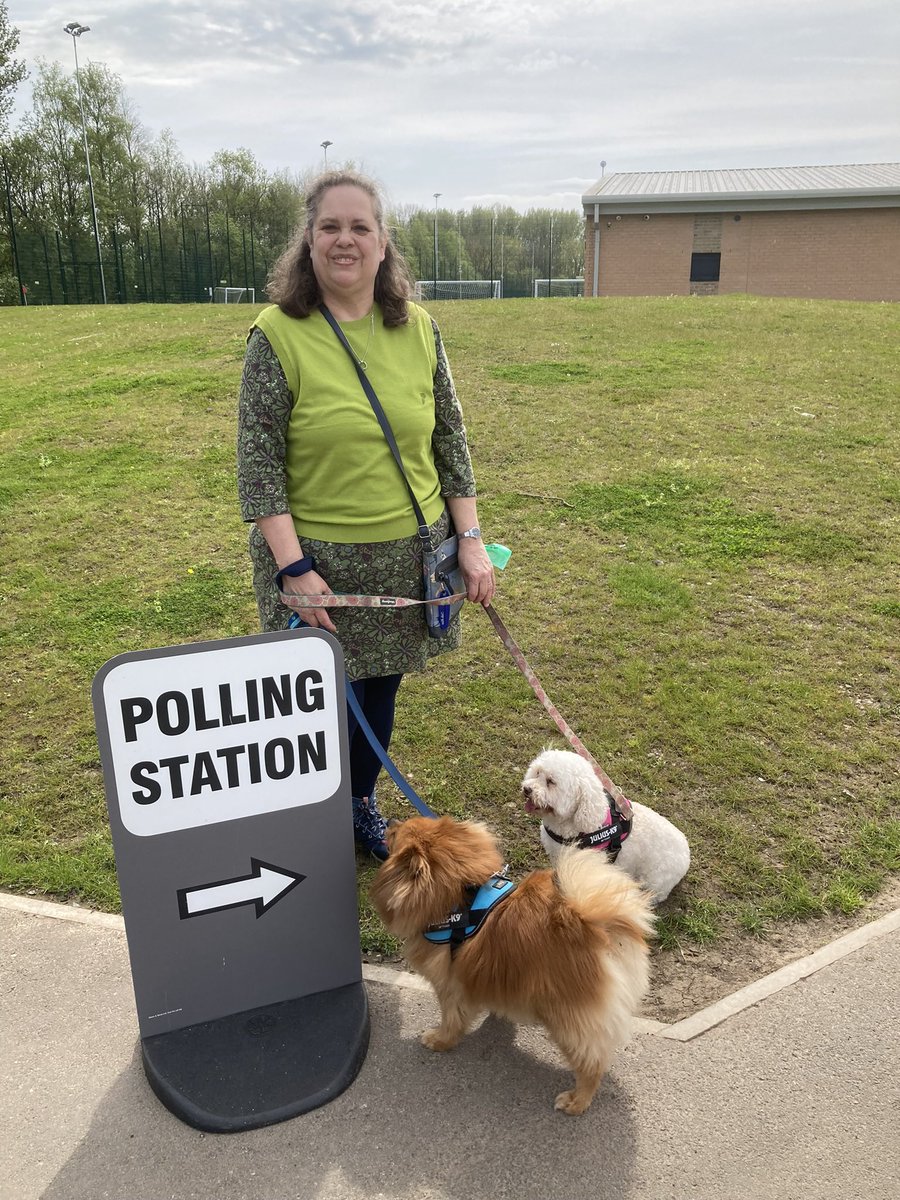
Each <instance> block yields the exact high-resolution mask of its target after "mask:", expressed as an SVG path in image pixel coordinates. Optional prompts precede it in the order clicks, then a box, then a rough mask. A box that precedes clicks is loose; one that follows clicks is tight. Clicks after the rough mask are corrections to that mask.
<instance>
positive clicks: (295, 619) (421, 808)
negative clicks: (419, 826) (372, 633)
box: [288, 613, 437, 819]
mask: <svg viewBox="0 0 900 1200" xmlns="http://www.w3.org/2000/svg"><path fill="white" fill-rule="evenodd" d="M301 626H304V627H305V628H308V626H305V624H304V622H303V621H301V620H300V617H299V616H298V614H297V613H294V614H293V616H292V617H291V619H290V621H288V629H299V628H300V627H301ZM346 682H347V686H346V689H345V690H346V693H347V703H348V705H349V706H350V711H351V712H352V713H353V715H354V717H356V720H357V722H358V724H359V727H360V729H361V730H362V731H363V733H364V734H365V736H366V741H367V742H368V743H369V745H370V746H371V747H372V749H373V750H374V751H375V754H376V755H377V757H378V759H379V761H380V763H381V765H382V766H383V767H384V769H385V771H387V773H388V775H390V777H391V779H393V781H394V783H395V784H396V785H397V787H398V788H399V789H400V791H401V792H402V793H403V795H404V796H405V797H406V798H407V800H408V801H409V802H410V804H411V805H412V806H413V808H414V809H416V811H417V812H418V813H419V814H420V815H421V816H423V817H433V818H435V819H436V818H437V813H436V812H432V811H431V809H430V808H429V807H428V805H427V804H426V803H425V801H424V800H422V799H420V797H419V796H417V795H416V792H415V790H414V789H413V786H412V784H410V783H409V782H408V781H407V780H406V779H405V778H404V776H403V775H402V774H401V773H400V771H399V769H398V768H397V766H396V765H395V764H394V762H393V761H392V759H391V758H390V756H389V755H388V752H387V751H386V750H385V748H384V746H382V744H381V742H379V740H378V738H377V737H376V736H375V731H374V730H373V729H372V726H371V725H370V724H369V722H368V720H367V719H366V716H365V713H364V712H363V710H362V707H361V706H360V703H359V701H358V700H357V698H356V693H355V692H354V690H353V688H352V686H351V684H350V680H349V679H348V680H347V681H346Z"/></svg>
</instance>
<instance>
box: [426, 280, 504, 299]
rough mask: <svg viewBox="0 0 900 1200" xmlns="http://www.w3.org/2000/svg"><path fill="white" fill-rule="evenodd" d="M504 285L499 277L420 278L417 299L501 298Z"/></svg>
mask: <svg viewBox="0 0 900 1200" xmlns="http://www.w3.org/2000/svg"><path fill="white" fill-rule="evenodd" d="M502 295H503V287H502V285H501V282H500V280H499V279H438V280H437V283H435V281H434V280H433V279H420V280H419V282H418V283H417V284H416V299H417V300H499V299H500V298H501V296H502Z"/></svg>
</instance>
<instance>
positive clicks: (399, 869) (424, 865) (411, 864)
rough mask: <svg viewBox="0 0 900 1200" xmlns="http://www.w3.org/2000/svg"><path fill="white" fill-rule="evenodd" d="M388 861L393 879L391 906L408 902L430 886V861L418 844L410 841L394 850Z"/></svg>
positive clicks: (398, 905)
mask: <svg viewBox="0 0 900 1200" xmlns="http://www.w3.org/2000/svg"><path fill="white" fill-rule="evenodd" d="M389 862H390V865H391V867H392V870H391V875H392V876H393V881H394V889H393V896H392V899H391V907H392V908H400V907H401V906H403V905H404V904H408V903H409V902H410V901H413V900H415V899H416V898H417V897H419V896H421V895H422V894H423V893H424V892H426V891H427V890H428V889H429V888H430V887H431V884H432V879H433V875H432V870H431V863H430V862H429V861H428V858H427V856H426V855H425V854H424V853H423V851H422V847H421V846H419V845H418V844H416V843H411V844H409V845H406V846H403V847H401V848H400V849H398V850H395V851H394V853H393V854H392V855H391V858H390V859H389Z"/></svg>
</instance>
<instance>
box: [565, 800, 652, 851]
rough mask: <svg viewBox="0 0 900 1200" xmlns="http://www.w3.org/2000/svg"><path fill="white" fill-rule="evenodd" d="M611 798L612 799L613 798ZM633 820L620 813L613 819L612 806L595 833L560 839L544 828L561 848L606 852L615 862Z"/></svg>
mask: <svg viewBox="0 0 900 1200" xmlns="http://www.w3.org/2000/svg"><path fill="white" fill-rule="evenodd" d="M609 798H610V799H611V797H609ZM631 820H632V818H631V816H628V817H623V816H622V815H621V814H620V813H616V815H615V818H613V809H612V805H610V807H609V809H608V810H607V813H606V819H605V820H604V822H603V824H602V825H601V826H600V828H599V829H595V830H594V832H593V833H579V834H576V836H575V837H570V838H564V837H560V836H559V834H558V833H554V832H553V830H552V829H548V828H547V826H546V825H544V827H543V828H544V832H545V833H546V834H547V837H550V838H552V839H553V840H554V842H559V844H560V845H561V846H578V847H580V849H582V850H605V851H606V852H607V854H608V855H609V861H610V862H615V861H616V859H617V858H618V857H619V851H620V850H621V849H622V843H623V842H624V841H625V839H626V838H627V837H628V835H629V834H630V833H631Z"/></svg>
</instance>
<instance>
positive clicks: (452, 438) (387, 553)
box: [238, 322, 475, 679]
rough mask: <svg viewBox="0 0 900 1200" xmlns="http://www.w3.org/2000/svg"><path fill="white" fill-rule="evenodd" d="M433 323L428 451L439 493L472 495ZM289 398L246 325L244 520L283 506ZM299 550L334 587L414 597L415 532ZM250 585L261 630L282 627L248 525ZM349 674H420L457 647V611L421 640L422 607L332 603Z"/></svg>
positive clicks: (267, 563) (436, 539)
mask: <svg viewBox="0 0 900 1200" xmlns="http://www.w3.org/2000/svg"><path fill="white" fill-rule="evenodd" d="M432 325H433V328H434V339H435V347H436V350H437V370H436V372H435V376H434V404H435V418H436V423H435V432H434V436H433V438H432V451H433V453H434V459H435V466H436V468H437V472H438V478H439V479H440V482H441V492H442V494H443V495H444V496H474V495H475V479H474V475H473V472H472V463H471V459H470V457H469V450H468V444H467V442H466V431H465V426H464V425H463V417H462V410H461V408H460V405H459V401H458V399H457V396H456V389H455V388H454V386H453V377H452V375H451V373H450V367H449V364H448V362H447V356H446V353H445V351H444V347H443V343H442V341H441V335H440V332H439V330H438V327H437V325H435V324H434V322H432ZM293 403H294V400H293V396H292V395H291V390H290V388H289V386H288V383H287V380H286V378H285V375H284V372H283V371H282V369H281V364H280V363H279V361H278V358H277V356H276V354H275V351H274V350H273V349H272V346H271V344H270V342H269V340H268V339H267V338H266V336H265V334H264V333H263V332H262V331H261V330H260V329H254V330H253V331H252V332H251V334H250V338H249V340H248V343H247V353H246V357H245V360H244V371H243V376H242V379H241V390H240V402H239V409H238V492H239V497H240V504H241V515H242V517H243V519H244V520H245V521H248V522H250V521H255V520H256V519H257V518H258V517H265V516H273V515H275V514H278V513H286V512H289V511H290V508H289V505H288V501H287V486H286V476H285V454H286V439H287V429H288V422H289V420H290V416H291V409H292V406H293ZM449 528H450V518H449V514H448V512H447V511H446V509H445V511H444V513H443V514H442V516H441V517H440V518H439V519H438V520H437V521H435V522H434V524H433V525H431V526H430V531H431V536H432V547H435V546H437V545H438V544H439V543H440V542H441V541H443V539H444V538H445V537H446V536H447V534H448V532H449ZM302 544H303V550H304V553H305V554H310V555H312V556H313V558H315V560H316V570H317V571H318V572H319V574H320V575H321V576H322V577H323V579H325V580H327V582H328V585H329V587H330V588H331V590H332V591H333V592H349V593H354V592H359V593H369V594H376V595H395V596H410V597H412V598H414V599H421V598H422V595H423V584H422V552H421V548H420V545H419V538H418V536H417V535H415V534H414V535H413V536H412V537H406V538H400V539H398V540H394V541H388V542H364V543H353V544H348V543H342V542H324V541H318V540H317V539H315V538H310V537H305V536H304V538H303V542H302ZM250 558H251V561H252V564H253V589H254V592H255V594H256V603H257V606H258V608H259V615H260V621H261V624H262V628H263V630H264V631H266V632H270V631H275V630H280V629H286V628H287V624H288V621H289V620H290V617H291V610H290V609H288V608H286V607H285V605H283V604H282V603H281V600H280V599H279V596H278V591H277V589H276V587H275V584H274V576H275V570H276V564H275V560H274V558H273V557H272V553H271V551H270V550H269V547H268V545H267V543H266V541H265V538H264V537H263V536H262V534H261V533H260V532H259V530H258V528H257V527H256V526H255V525H253V526H252V527H251V530H250ZM329 613H330V616H331V619H332V621H333V622H334V624H335V627H336V628H337V631H338V633H337V636H338V640H339V641H340V643H341V648H342V650H343V652H344V662H345V666H346V669H347V674H348V675H349V677H350V678H351V679H368V678H372V677H375V676H380V675H393V674H396V673H401V674H405V673H406V672H407V671H422V670H424V669H425V665H426V663H427V661H428V659H429V658H430V657H431V656H432V655H434V654H442V653H444V652H446V651H448V650H455V649H456V648H457V647H458V646H459V643H460V624H459V614H457V615H456V616H455V617H454V619H453V622H452V623H451V626H450V629H449V630H448V632H447V634H446V635H445V636H444V637H443V638H432V637H429V636H428V632H427V629H426V625H425V615H424V609H423V608H421V607H418V606H414V607H411V608H401V609H391V608H384V609H382V608H357V609H354V608H334V609H330V610H329Z"/></svg>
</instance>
